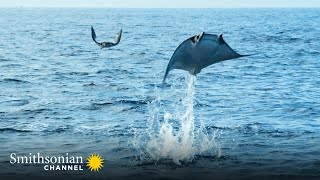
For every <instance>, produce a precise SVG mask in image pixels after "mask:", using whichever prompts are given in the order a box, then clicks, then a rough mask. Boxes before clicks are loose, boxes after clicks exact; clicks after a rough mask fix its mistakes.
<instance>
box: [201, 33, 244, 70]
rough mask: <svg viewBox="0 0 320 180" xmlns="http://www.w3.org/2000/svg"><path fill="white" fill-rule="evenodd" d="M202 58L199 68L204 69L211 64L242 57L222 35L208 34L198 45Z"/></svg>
mask: <svg viewBox="0 0 320 180" xmlns="http://www.w3.org/2000/svg"><path fill="white" fill-rule="evenodd" d="M197 49H198V52H197V54H199V55H200V56H201V57H200V60H199V62H198V63H199V64H198V68H200V69H203V68H205V67H207V66H210V65H211V64H215V63H218V62H221V61H225V60H229V59H234V58H239V57H242V55H240V54H238V53H237V52H236V51H234V50H233V49H232V48H231V47H230V46H229V45H228V44H227V43H226V42H225V41H224V39H223V37H222V34H221V35H220V36H217V35H212V34H206V35H205V36H204V37H203V38H202V40H201V41H200V42H199V43H198V45H197Z"/></svg>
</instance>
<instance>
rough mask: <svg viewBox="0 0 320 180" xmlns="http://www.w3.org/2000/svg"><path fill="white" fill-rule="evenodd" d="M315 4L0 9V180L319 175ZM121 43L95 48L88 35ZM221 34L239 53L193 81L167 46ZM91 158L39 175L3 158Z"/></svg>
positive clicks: (319, 13)
mask: <svg viewBox="0 0 320 180" xmlns="http://www.w3.org/2000/svg"><path fill="white" fill-rule="evenodd" d="M319 17H320V10H319V9H68V8H47V9H46V8H8V9H5V8H2V9H0V25H1V27H2V28H1V29H0V34H1V36H0V169H1V170H0V177H5V178H18V179H24V178H28V179H30V178H63V179H64V178H79V177H81V178H105V179H141V178H147V179H257V178H260V179H261V178H262V179H304V178H308V179H319V178H320V93H319V92H320V80H319V77H320V63H319V60H320V41H319V39H320V24H319V20H318V19H319ZM90 26H93V27H94V28H95V30H96V34H97V39H98V41H107V40H112V39H113V37H114V35H115V33H116V32H118V31H119V30H120V29H121V28H122V29H123V34H122V39H121V42H120V44H119V45H117V46H115V47H112V48H110V49H100V48H99V47H98V46H97V45H96V44H95V43H94V42H93V41H92V39H91V34H90ZM202 31H204V32H206V33H212V34H223V35H224V39H225V41H226V42H227V43H228V44H229V45H230V46H231V47H232V48H234V49H235V50H236V51H237V52H239V53H240V54H253V55H252V56H249V57H244V58H239V59H234V60H229V61H225V62H221V63H218V64H214V65H211V66H209V67H207V68H205V69H203V70H202V72H201V73H200V74H198V76H197V77H196V78H195V77H190V75H188V73H187V72H185V71H181V70H174V71H172V72H171V73H170V75H169V76H168V78H167V83H166V85H165V87H164V88H162V87H161V82H162V78H163V76H164V72H165V69H166V66H167V64H168V62H169V60H170V57H171V55H172V54H173V52H174V50H175V48H176V47H177V46H178V45H179V44H180V43H181V42H183V41H184V40H185V39H187V38H189V37H191V36H193V35H196V34H198V33H199V32H202ZM11 153H16V154H20V155H28V154H29V153H32V154H36V153H41V154H46V155H64V154H65V153H69V154H74V155H81V156H85V157H87V156H89V155H90V154H92V153H99V154H100V155H101V156H102V157H103V158H104V167H103V168H102V169H101V170H100V171H99V172H89V171H88V170H85V171H80V172H75V171H44V170H43V168H42V166H37V165H30V164H29V165H28V164H24V165H21V164H10V154H11Z"/></svg>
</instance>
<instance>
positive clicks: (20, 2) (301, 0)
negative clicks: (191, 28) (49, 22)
mask: <svg viewBox="0 0 320 180" xmlns="http://www.w3.org/2000/svg"><path fill="white" fill-rule="evenodd" d="M0 7H107V8H251V7H259V8H264V7H301V8H303V7H320V0H266V1H258V0H0Z"/></svg>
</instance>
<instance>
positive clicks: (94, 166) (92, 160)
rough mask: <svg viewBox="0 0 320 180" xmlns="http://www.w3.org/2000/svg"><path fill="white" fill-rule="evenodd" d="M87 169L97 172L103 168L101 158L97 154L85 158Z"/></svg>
mask: <svg viewBox="0 0 320 180" xmlns="http://www.w3.org/2000/svg"><path fill="white" fill-rule="evenodd" d="M87 167H88V169H90V170H91V171H99V170H100V169H101V168H102V167H103V158H102V156H100V155H99V154H91V155H90V156H89V157H88V158H87Z"/></svg>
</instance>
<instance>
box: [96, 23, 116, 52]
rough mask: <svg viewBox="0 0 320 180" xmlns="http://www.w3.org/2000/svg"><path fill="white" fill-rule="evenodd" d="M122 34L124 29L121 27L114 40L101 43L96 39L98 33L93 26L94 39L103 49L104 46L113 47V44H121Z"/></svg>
mask: <svg viewBox="0 0 320 180" xmlns="http://www.w3.org/2000/svg"><path fill="white" fill-rule="evenodd" d="M121 34H122V29H120V31H119V32H118V33H117V34H116V37H115V38H114V42H101V43H99V42H97V41H96V38H97V36H96V33H95V31H94V29H93V27H92V26H91V36H92V39H93V41H94V42H95V43H96V44H97V45H98V46H100V47H101V49H102V48H109V47H112V46H115V45H117V44H119V42H120V39H121Z"/></svg>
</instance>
